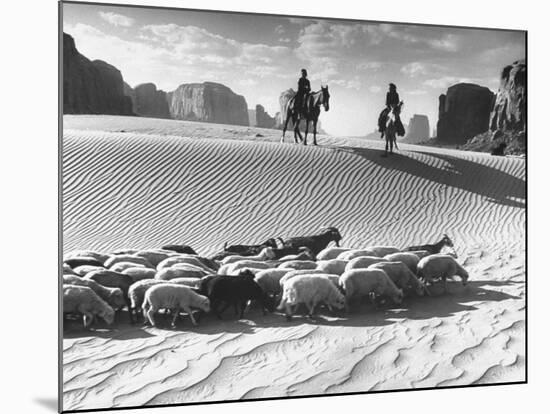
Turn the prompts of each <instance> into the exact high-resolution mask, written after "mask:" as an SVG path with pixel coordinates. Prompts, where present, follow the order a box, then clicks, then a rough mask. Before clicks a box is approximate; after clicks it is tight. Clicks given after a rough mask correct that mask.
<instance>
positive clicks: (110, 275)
mask: <svg viewBox="0 0 550 414" xmlns="http://www.w3.org/2000/svg"><path fill="white" fill-rule="evenodd" d="M84 278H85V279H90V280H94V281H96V282H97V283H99V284H101V285H103V286H107V287H118V288H120V289H121V290H122V293H123V294H124V300H125V301H126V305H127V306H128V309H130V306H131V305H130V300H129V298H128V289H129V288H130V286H131V285H132V284H133V283H134V280H133V279H132V278H131V277H130V276H128V275H125V274H123V273H118V272H113V271H112V270H107V269H104V270H94V271H93V272H90V273H88V274H87V275H86V276H85V277H84ZM129 315H130V322H132V323H133V322H134V318H133V316H132V312H129Z"/></svg>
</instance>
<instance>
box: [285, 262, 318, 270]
mask: <svg viewBox="0 0 550 414" xmlns="http://www.w3.org/2000/svg"><path fill="white" fill-rule="evenodd" d="M316 267H317V263H316V262H312V261H311V260H291V261H289V262H283V263H281V264H280V265H279V266H278V268H279V269H294V270H304V269H315V268H316Z"/></svg>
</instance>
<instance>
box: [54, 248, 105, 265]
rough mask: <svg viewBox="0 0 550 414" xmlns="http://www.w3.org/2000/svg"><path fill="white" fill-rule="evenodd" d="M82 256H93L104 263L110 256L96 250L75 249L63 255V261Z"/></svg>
mask: <svg viewBox="0 0 550 414" xmlns="http://www.w3.org/2000/svg"><path fill="white" fill-rule="evenodd" d="M80 257H91V258H93V259H96V260H97V261H98V262H100V263H102V264H103V263H105V261H106V260H107V259H108V258H109V255H108V254H104V253H99V252H96V251H94V250H73V251H72V252H69V253H67V254H65V255H63V261H65V260H68V259H76V258H80Z"/></svg>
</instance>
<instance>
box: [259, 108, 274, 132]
mask: <svg viewBox="0 0 550 414" xmlns="http://www.w3.org/2000/svg"><path fill="white" fill-rule="evenodd" d="M255 113H256V126H257V127H259V128H273V127H274V126H275V118H274V117H271V116H269V114H268V113H267V112H266V111H265V109H264V107H263V106H262V105H256V111H255Z"/></svg>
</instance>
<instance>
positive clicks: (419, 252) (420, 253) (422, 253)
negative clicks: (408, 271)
mask: <svg viewBox="0 0 550 414" xmlns="http://www.w3.org/2000/svg"><path fill="white" fill-rule="evenodd" d="M404 253H405V252H404ZM406 253H413V254H416V255H417V256H418V258H419V259H422V258H424V257H426V256H429V255H430V254H432V253H431V252H430V251H429V250H411V251H408V252H406Z"/></svg>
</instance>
